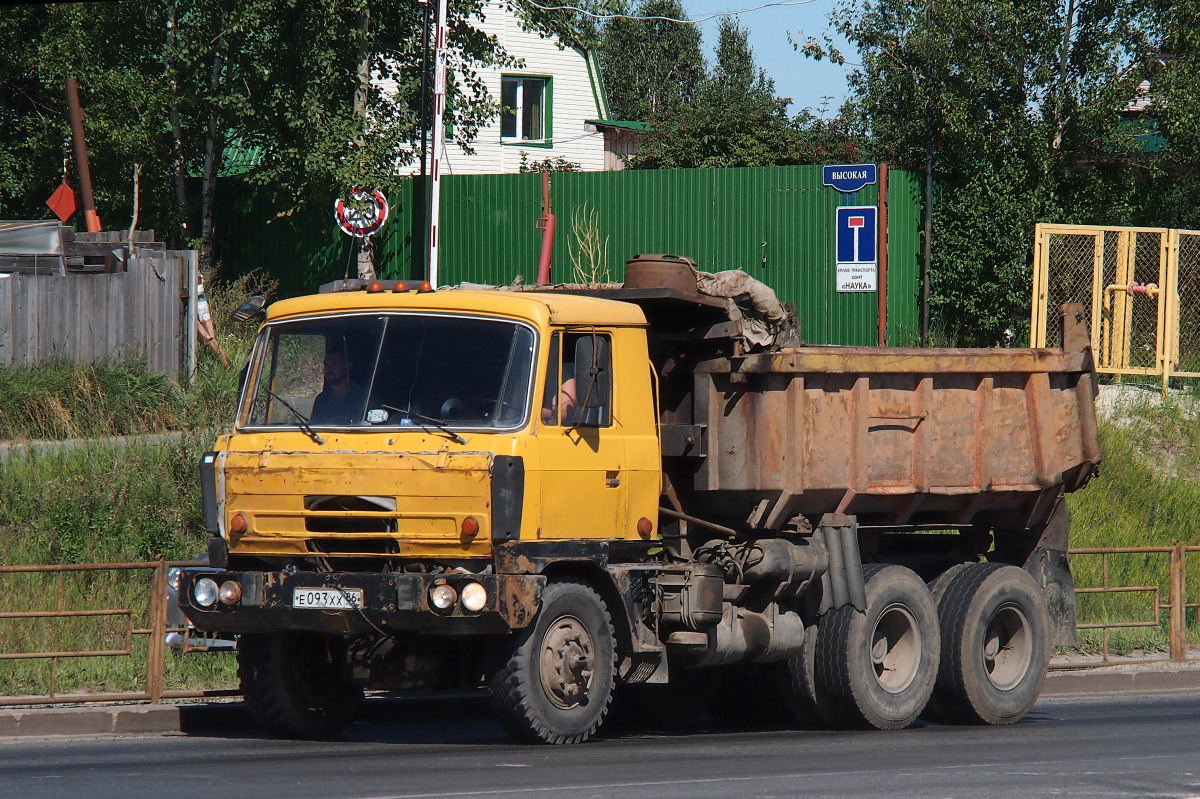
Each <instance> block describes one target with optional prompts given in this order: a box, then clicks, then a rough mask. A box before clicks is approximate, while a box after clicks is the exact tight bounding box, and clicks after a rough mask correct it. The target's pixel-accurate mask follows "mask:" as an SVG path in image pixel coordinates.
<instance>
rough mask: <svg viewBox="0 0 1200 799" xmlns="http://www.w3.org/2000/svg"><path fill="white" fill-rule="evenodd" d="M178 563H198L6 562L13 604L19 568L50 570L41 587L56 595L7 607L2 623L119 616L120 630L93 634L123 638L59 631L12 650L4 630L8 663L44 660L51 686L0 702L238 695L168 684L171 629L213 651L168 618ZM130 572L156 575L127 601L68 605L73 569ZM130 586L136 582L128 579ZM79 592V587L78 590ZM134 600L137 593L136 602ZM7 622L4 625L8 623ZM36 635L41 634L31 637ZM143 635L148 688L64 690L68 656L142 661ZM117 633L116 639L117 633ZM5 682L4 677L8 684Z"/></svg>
mask: <svg viewBox="0 0 1200 799" xmlns="http://www.w3.org/2000/svg"><path fill="white" fill-rule="evenodd" d="M175 565H195V564H187V563H172V562H168V561H164V560H157V561H151V562H146V563H89V564H70V565H31V566H0V597H4V598H5V600H6V603H5V604H6V605H7V606H10V605H11V603H12V601H13V597H14V595H16V594H19V592H18V591H12V590H9V589H10V587H11V586H10V585H9V584H10V583H11V582H12V580H13V578H14V577H15V576H17V575H46V576H49V577H50V578H51V580H52V583H53V589H52V591H51V590H47V589H49V588H50V587H49V586H44V585H43V586H40V587H39V588H40V589H41V590H39V591H37V595H38V597H39V598H41V599H47V598H49V599H53V602H52V603H49V604H48V606H43V607H36V608H29V609H22V610H12V609H0V625H3V624H5V623H29V624H30V625H32V624H36V623H39V622H41V623H54V622H56V621H57V622H60V623H67V624H69V623H70V621H71V620H83V619H91V620H118V622H119V626H118V629H117V630H115V631H113V630H106V631H104V632H102V633H95V634H94V636H93V637H95V638H100V639H103V640H106V641H111V642H112V643H113V644H115V645H111V644H110V645H108V646H104V645H99V646H89V645H88V638H86V637H85V638H84V641H83V643H82V644H80V645H77V646H74V647H71V646H67V645H66V644H65V641H64V640H63V638H65V637H66V636H64V635H62V633H61V631H60V635H58V636H54V637H55V638H56V640H55V641H53V646H51V647H49V648H47V647H45V646H42V648H32V649H29V648H26V649H23V650H20V651H9V649H8V646H10V645H11V643H12V637H11V636H5V635H3V633H0V664H3V663H6V662H7V663H15V662H17V661H43V662H46V663H48V664H49V677H48V680H47V681H48V683H49V685H48V689H47V690H46V691H45V692H44V693H41V694H28V695H21V696H0V705H45V704H58V703H67V702H131V701H148V702H152V703H156V704H157V703H161V702H163V701H166V700H173V699H187V698H200V697H206V696H220V695H231V694H232V695H236V691H223V690H168V689H167V688H166V687H165V681H164V674H165V666H166V649H167V647H166V639H167V634H168V633H172V632H174V633H178V634H179V635H180V636H181V640H182V642H183V651H184V652H198V651H205V650H206V649H207V647H192V646H190V645H189V637H190V631H189V630H188V629H187V628H185V627H181V626H170V625H169V624H168V612H167V601H168V599H167V597H168V594H167V580H166V575H167V569H168V568H170V567H171V566H175ZM105 572H106V573H109V574H122V573H136V572H145V573H148V574H149V575H150V580H149V581H148V583H145V581H143V584H146V589H145V590H143V591H138V590H137V588H136V583H132V582H131V583H130V586H132V588H130V589H129V590H130V593H131V594H132V595H131V596H130V598H129V599H130V601H129V602H128V603H127V606H124V607H120V606H118V607H68V606H67V605H68V604H70V603H68V601H67V597H68V591H67V588H68V579H69V577H70V576H72V575H84V574H93V575H94V574H97V573H105ZM127 588H129V586H127ZM76 593H78V591H76ZM134 600H137V601H136V602H135V601H134ZM0 629H2V628H0ZM30 637H31V638H32V637H34V636H30ZM140 638H145V639H146V643H145V659H146V664H145V672H144V675H143V676H142V679H141V686H142V690H134V691H124V692H112V691H103V692H90V691H86V690H85V691H68V692H63V691H60V690H59V680H60V669H61V667H62V665H63V663H64V662H67V661H74V660H79V659H85V658H116V659H125V660H134V659H135V658H139V657H141V650H140V649H139V648H138V647H137V646H136V645H135V643H136V641H137V640H138V639H140ZM114 639H115V640H114ZM3 688H4V686H3V684H2V683H0V690H3Z"/></svg>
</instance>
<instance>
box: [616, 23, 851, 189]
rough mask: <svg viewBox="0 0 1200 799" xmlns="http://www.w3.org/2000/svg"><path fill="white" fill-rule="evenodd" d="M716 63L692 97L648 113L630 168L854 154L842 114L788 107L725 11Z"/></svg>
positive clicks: (820, 159) (821, 159) (806, 160)
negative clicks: (819, 115) (648, 125)
mask: <svg viewBox="0 0 1200 799" xmlns="http://www.w3.org/2000/svg"><path fill="white" fill-rule="evenodd" d="M718 35H719V38H718V42H717V48H716V63H715V64H714V66H713V69H712V72H711V74H709V75H707V76H706V77H705V78H704V80H703V81H701V82H700V84H699V85H698V87H697V89H696V92H695V96H694V97H693V98H692V99H691V101H690V102H684V103H680V104H679V105H678V106H676V107H675V108H673V109H670V110H668V111H666V112H664V113H661V114H658V115H655V116H653V117H651V122H652V125H653V127H652V129H651V130H650V131H649V132H647V133H645V134H643V135H642V137H641V139H640V141H639V144H638V152H637V154H636V155H635V156H634V157H633V158H632V159H630V162H629V166H630V167H632V168H635V169H669V168H680V167H737V166H743V167H753V166H776V165H782V164H813V163H827V162H838V161H855V160H858V159H859V158H860V157H861V152H860V149H859V142H858V140H857V138H855V137H854V136H852V135H850V134H849V131H848V130H847V129H846V127H845V126H844V125H843V124H842V120H840V119H839V120H831V121H826V120H819V119H816V118H815V117H813V116H812V115H811V114H810V113H808V112H802V113H801V114H799V115H796V116H790V115H789V113H788V100H787V99H785V98H781V97H777V96H776V95H775V82H774V81H773V80H772V79H771V78H770V77H769V76H768V75H767V74H766V72H765V71H763V70H762V69H760V68H759V67H758V66H757V64H756V63H755V60H754V53H753V51H752V50H751V48H750V45H749V43H748V41H747V33H746V30H745V29H744V28H742V27H741V26H740V25H738V24H737V23H736V22H734V21H733V20H732V19H730V18H728V17H726V18H724V19H722V20H721V24H720V27H719V29H718Z"/></svg>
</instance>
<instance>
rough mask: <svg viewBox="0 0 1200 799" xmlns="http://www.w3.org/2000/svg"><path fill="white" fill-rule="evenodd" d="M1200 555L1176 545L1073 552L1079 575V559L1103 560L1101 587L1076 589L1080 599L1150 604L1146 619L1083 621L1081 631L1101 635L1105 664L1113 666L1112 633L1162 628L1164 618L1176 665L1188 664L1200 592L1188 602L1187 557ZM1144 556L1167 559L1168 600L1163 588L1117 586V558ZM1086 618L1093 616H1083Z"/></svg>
mask: <svg viewBox="0 0 1200 799" xmlns="http://www.w3.org/2000/svg"><path fill="white" fill-rule="evenodd" d="M1194 552H1200V546H1187V545H1184V544H1181V543H1179V542H1178V541H1176V542H1175V543H1174V544H1172V545H1171V546H1169V547H1097V548H1081V549H1072V550H1070V555H1071V557H1072V559H1073V560H1074V562H1075V566H1074V567H1073V571H1075V572H1076V574H1078V573H1079V572H1080V571H1081V570H1080V569H1079V568H1078V566H1079V559H1080V558H1083V557H1097V558H1099V559H1100V585H1095V586H1090V585H1078V584H1076V586H1075V596H1076V598H1077V599H1081V598H1084V597H1091V596H1104V595H1108V596H1120V595H1134V594H1144V595H1146V598H1147V599H1148V600H1149V603H1148V604H1149V607H1148V608H1146V610H1148V611H1149V613H1147V614H1145V616H1144V617H1142V618H1134V619H1129V618H1117V619H1105V620H1103V621H1081V622H1079V623H1078V624H1076V629H1078V630H1100V631H1101V653H1100V654H1101V657H1102V661H1101V663H1108V662H1109V631H1110V630H1121V629H1135V628H1161V627H1162V614H1163V612H1164V611H1165V612H1166V614H1167V641H1168V653H1169V657H1170V659H1171V660H1172V661H1175V662H1182V661H1185V660H1187V615H1188V611H1189V610H1191V611H1195V610H1197V609H1198V608H1200V590H1198V593H1197V599H1196V601H1194V602H1189V601H1188V594H1187V557H1188V555H1189V553H1194ZM1122 555H1141V556H1143V557H1144V558H1145V559H1146V560H1149V559H1150V558H1152V557H1153V556H1160V557H1165V558H1166V559H1167V581H1166V589H1167V591H1166V593H1167V599H1166V601H1165V602H1164V601H1163V599H1162V585H1161V584H1155V585H1120V584H1113V580H1112V578H1111V576H1110V573H1111V565H1112V559H1113V557H1114V556H1122ZM1081 615H1084V616H1087V615H1090V614H1081Z"/></svg>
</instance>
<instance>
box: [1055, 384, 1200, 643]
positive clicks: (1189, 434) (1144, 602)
mask: <svg viewBox="0 0 1200 799" xmlns="http://www.w3.org/2000/svg"><path fill="white" fill-rule="evenodd" d="M1158 398H1159V395H1158V394H1157V392H1153V391H1148V392H1145V393H1138V394H1133V395H1132V399H1131V400H1130V401H1127V402H1124V403H1121V404H1118V406H1117V407H1116V409H1115V411H1114V412H1113V413H1111V414H1110V415H1109V417H1108V418H1106V419H1103V420H1102V421H1101V424H1100V440H1101V444H1102V446H1103V449H1104V463H1103V464H1102V465H1101V467H1100V476H1099V477H1097V478H1095V479H1094V480H1093V481H1092V483H1091V484H1090V485H1089V486H1088V487H1087V488H1086V489H1084V490H1083V491H1081V492H1078V493H1076V494H1073V495H1071V496H1070V497H1069V498H1068V505H1069V507H1070V508H1071V514H1072V530H1071V532H1072V538H1071V545H1072V546H1073V547H1076V548H1099V547H1169V546H1171V545H1172V543H1173V542H1175V541H1179V542H1180V543H1182V544H1185V545H1200V524H1197V521H1198V520H1200V400H1198V399H1197V397H1196V395H1195V393H1194V392H1190V391H1189V392H1186V393H1182V394H1177V395H1173V396H1172V397H1171V398H1169V399H1168V400H1167V401H1166V402H1159V401H1158ZM1186 565H1187V567H1188V569H1187V596H1189V597H1191V599H1192V601H1193V602H1194V601H1195V599H1196V596H1197V590H1198V589H1200V552H1197V553H1191V554H1189V556H1188V558H1187V562H1186ZM1072 569H1073V571H1074V572H1075V581H1076V585H1077V586H1079V587H1084V586H1100V585H1102V582H1103V574H1102V571H1101V559H1100V558H1099V557H1098V556H1091V555H1084V556H1076V557H1075V558H1074V559H1073V562H1072ZM1168 575H1169V557H1168V556H1167V555H1166V554H1159V553H1134V554H1124V555H1110V556H1109V559H1108V582H1109V584H1110V585H1124V586H1158V587H1159V590H1160V594H1159V601H1160V602H1161V603H1164V604H1165V603H1166V602H1167V601H1168V600H1169V594H1168V582H1167V580H1168ZM1079 615H1080V621H1081V622H1102V621H1126V620H1152V619H1153V597H1152V595H1151V594H1150V593H1148V592H1145V593H1136V594H1124V595H1121V594H1108V595H1093V596H1086V595H1080V596H1079ZM1166 618H1167V616H1166V611H1165V610H1164V611H1163V612H1162V615H1161V623H1160V624H1159V625H1158V626H1156V627H1151V628H1138V629H1126V630H1112V631H1110V633H1109V647H1110V651H1114V652H1117V653H1123V652H1128V651H1132V650H1135V649H1141V650H1143V651H1162V650H1164V649H1165V648H1166V647H1167V643H1168V636H1167V626H1166ZM1188 625H1189V630H1188V640H1189V642H1191V643H1196V642H1200V634H1198V633H1197V630H1196V626H1197V625H1196V614H1195V611H1188ZM1080 638H1081V641H1082V642H1083V645H1084V648H1093V649H1094V648H1095V647H1096V646H1097V645H1098V643H1099V641H1100V640H1101V633H1100V632H1099V631H1086V632H1082V633H1081V635H1080Z"/></svg>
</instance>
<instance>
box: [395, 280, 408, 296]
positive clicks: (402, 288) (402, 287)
mask: <svg viewBox="0 0 1200 799" xmlns="http://www.w3.org/2000/svg"><path fill="white" fill-rule="evenodd" d="M392 291H394V292H396V293H397V294H404V293H405V292H407V291H408V284H407V283H405V282H404V281H403V280H397V281H396V287H395V288H394V289H392Z"/></svg>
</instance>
